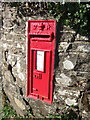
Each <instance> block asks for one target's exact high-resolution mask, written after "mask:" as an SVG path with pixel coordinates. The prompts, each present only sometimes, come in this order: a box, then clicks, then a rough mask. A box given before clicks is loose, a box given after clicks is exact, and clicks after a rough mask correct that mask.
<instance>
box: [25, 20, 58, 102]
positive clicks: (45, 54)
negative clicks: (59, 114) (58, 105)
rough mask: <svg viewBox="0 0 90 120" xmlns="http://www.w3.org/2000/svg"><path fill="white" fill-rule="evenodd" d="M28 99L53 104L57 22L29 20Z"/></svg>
mask: <svg viewBox="0 0 90 120" xmlns="http://www.w3.org/2000/svg"><path fill="white" fill-rule="evenodd" d="M27 34H28V37H27V40H28V41H27V97H29V98H33V99H40V100H42V101H45V102H47V103H50V104H51V103H52V98H53V75H54V54H55V40H56V39H55V38H56V21H55V20H28V29H27Z"/></svg>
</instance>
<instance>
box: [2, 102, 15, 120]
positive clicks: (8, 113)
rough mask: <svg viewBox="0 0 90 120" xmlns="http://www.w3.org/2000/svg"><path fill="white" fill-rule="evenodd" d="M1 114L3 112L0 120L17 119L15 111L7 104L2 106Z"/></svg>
mask: <svg viewBox="0 0 90 120" xmlns="http://www.w3.org/2000/svg"><path fill="white" fill-rule="evenodd" d="M2 112H3V116H2V120H4V118H15V117H17V114H16V112H15V110H13V108H12V107H11V106H10V105H9V104H6V105H4V107H3V109H2Z"/></svg>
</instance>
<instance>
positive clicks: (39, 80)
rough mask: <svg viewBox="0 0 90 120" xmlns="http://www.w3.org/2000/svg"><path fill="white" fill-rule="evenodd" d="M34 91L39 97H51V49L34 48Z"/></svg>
mask: <svg viewBox="0 0 90 120" xmlns="http://www.w3.org/2000/svg"><path fill="white" fill-rule="evenodd" d="M32 55H33V60H32V62H33V71H32V72H33V80H32V81H33V83H32V93H34V94H35V95H36V96H38V98H41V97H42V98H47V99H48V98H49V92H50V91H49V84H50V83H49V82H50V66H51V65H50V58H51V57H50V55H51V51H43V50H42V51H41V50H33V51H32Z"/></svg>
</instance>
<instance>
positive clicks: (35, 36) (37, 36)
mask: <svg viewBox="0 0 90 120" xmlns="http://www.w3.org/2000/svg"><path fill="white" fill-rule="evenodd" d="M30 37H31V38H49V37H50V35H30Z"/></svg>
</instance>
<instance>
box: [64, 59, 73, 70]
mask: <svg viewBox="0 0 90 120" xmlns="http://www.w3.org/2000/svg"><path fill="white" fill-rule="evenodd" d="M63 67H64V69H67V70H72V69H73V68H74V64H73V63H72V62H71V61H70V60H65V61H64V62H63Z"/></svg>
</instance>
